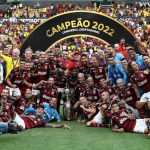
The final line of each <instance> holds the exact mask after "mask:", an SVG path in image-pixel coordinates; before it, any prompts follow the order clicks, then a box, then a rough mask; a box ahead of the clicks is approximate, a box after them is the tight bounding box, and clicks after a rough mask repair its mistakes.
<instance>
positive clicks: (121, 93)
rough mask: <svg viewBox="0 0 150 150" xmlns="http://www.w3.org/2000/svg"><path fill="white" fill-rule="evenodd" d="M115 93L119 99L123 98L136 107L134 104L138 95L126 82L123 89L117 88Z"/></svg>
mask: <svg viewBox="0 0 150 150" xmlns="http://www.w3.org/2000/svg"><path fill="white" fill-rule="evenodd" d="M115 93H116V94H117V95H118V97H119V98H120V99H121V100H124V101H125V102H126V103H127V104H128V105H129V106H132V107H133V108H136V106H135V104H136V101H137V100H138V97H137V95H136V93H135V90H134V88H133V86H132V85H130V84H128V85H127V86H125V88H124V89H120V88H117V89H116V91H115Z"/></svg>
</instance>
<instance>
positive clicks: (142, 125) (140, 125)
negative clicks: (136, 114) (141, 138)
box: [133, 119, 147, 133]
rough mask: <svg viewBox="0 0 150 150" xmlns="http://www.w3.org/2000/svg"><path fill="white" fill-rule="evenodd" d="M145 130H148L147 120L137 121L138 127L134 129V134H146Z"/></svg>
mask: <svg viewBox="0 0 150 150" xmlns="http://www.w3.org/2000/svg"><path fill="white" fill-rule="evenodd" d="M145 129H147V125H146V119H136V125H135V127H134V129H133V132H136V133H144V130H145Z"/></svg>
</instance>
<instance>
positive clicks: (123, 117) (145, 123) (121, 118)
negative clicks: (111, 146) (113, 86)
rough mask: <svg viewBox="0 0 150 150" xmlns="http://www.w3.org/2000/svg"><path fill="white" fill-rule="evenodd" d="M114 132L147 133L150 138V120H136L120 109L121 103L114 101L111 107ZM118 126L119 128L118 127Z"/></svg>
mask: <svg viewBox="0 0 150 150" xmlns="http://www.w3.org/2000/svg"><path fill="white" fill-rule="evenodd" d="M111 110H112V112H113V113H112V114H111V119H112V121H113V126H112V131H115V132H136V133H147V134H148V137H150V118H145V119H135V118H134V117H133V116H132V115H131V114H128V113H126V111H124V110H123V109H120V106H119V103H118V102H116V101H114V102H113V103H112V105H111ZM116 125H117V126H116Z"/></svg>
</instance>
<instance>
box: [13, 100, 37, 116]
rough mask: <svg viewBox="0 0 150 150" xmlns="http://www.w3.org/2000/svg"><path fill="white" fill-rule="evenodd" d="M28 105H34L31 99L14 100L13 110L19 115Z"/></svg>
mask: <svg viewBox="0 0 150 150" xmlns="http://www.w3.org/2000/svg"><path fill="white" fill-rule="evenodd" d="M29 107H36V103H35V102H34V101H33V100H31V99H26V98H21V99H20V100H19V101H17V102H16V105H15V111H16V112H17V113H18V114H19V115H20V114H23V112H24V111H25V109H27V108H29Z"/></svg>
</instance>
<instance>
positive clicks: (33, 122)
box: [21, 116, 43, 129]
mask: <svg viewBox="0 0 150 150" xmlns="http://www.w3.org/2000/svg"><path fill="white" fill-rule="evenodd" d="M21 118H22V119H23V120H24V123H25V127H26V129H30V128H36V127H42V126H43V119H42V118H39V117H35V118H31V117H30V116H29V117H21Z"/></svg>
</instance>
